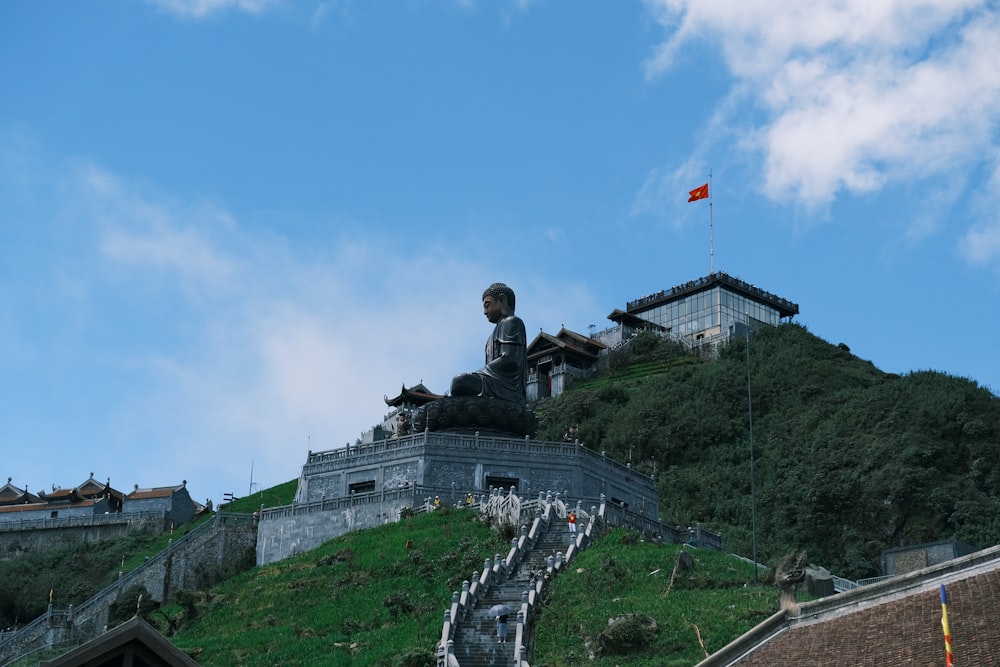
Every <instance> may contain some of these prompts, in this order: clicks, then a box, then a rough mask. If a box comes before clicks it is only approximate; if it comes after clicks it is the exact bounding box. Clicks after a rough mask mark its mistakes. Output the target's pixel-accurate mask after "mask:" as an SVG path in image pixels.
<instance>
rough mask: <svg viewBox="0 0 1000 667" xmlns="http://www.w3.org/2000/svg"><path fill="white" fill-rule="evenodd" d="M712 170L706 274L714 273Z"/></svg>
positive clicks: (709, 174) (709, 186)
mask: <svg viewBox="0 0 1000 667" xmlns="http://www.w3.org/2000/svg"><path fill="white" fill-rule="evenodd" d="M713 187H714V186H713V185H712V170H711V169H709V170H708V275H710V276H711V275H715V237H714V231H713V229H712V188H713Z"/></svg>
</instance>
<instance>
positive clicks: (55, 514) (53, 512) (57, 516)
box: [49, 510, 59, 519]
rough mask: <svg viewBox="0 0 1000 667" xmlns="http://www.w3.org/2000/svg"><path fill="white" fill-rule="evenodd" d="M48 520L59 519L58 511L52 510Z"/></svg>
mask: <svg viewBox="0 0 1000 667" xmlns="http://www.w3.org/2000/svg"><path fill="white" fill-rule="evenodd" d="M49 518H50V519H57V518H59V510H52V513H51V514H49Z"/></svg>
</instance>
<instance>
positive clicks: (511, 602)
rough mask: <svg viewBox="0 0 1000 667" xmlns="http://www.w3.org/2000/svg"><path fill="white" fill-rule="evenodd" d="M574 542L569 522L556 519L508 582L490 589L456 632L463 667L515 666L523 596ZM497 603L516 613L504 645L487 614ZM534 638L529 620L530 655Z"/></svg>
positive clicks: (492, 619) (526, 630)
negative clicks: (517, 631)
mask: <svg viewBox="0 0 1000 667" xmlns="http://www.w3.org/2000/svg"><path fill="white" fill-rule="evenodd" d="M570 541H571V540H570V534H569V528H568V527H567V525H566V522H565V521H563V520H561V519H558V518H555V519H554V520H553V522H552V524H551V525H550V526H549V529H548V531H547V532H546V533H545V534H543V535H540V536H539V538H538V541H537V542H536V543H535V546H534V548H532V549H531V551H529V552H527V553H526V554H525V556H524V558H523V559H522V561H521V563H520V564H519V565H518V566H517V568H515V570H514V571H513V572H511V573H510V574H509V575H508V576H507V579H506V581H504V582H503V583H499V584H493V585H492V586H490V589H489V590H488V591H487V592H486V593H485V595H483V597H482V598H481V599H480V600H479V602H478V603H477V604H476V606H475V608H474V609H473V610H472V612H471V613H470V614H469V615H468V616H467V617H466V618H465V619H463V620H462V622H461V623H459V624H458V626H457V627H456V629H455V639H454V642H455V644H454V646H455V657H456V658H457V660H458V664H459V665H460V667H514V664H515V657H516V651H517V642H516V635H515V632H516V627H517V612H518V611H519V610H520V609H521V597H522V594H523V593H524V592H525V591H527V590H528V589H529V588H530V586H531V582H532V581H533V580H535V578H536V577H539V576H543V575H544V573H545V570H546V567H547V566H548V564H549V563H548V560H549V559H550V558H555V556H556V554H557V553H562V554H565V553H566V550H567V549H568V548H569V545H570ZM495 604H506V605H507V606H509V607H510V608H511V610H512V612H513V613H512V614H511V616H510V620H509V621H508V624H507V642H506V643H504V644H498V643H497V634H496V620H495V619H494V618H493V617H490V616H489V615H488V613H487V612H488V611H489V609H490V607H492V606H493V605H495ZM533 639H534V632H533V624H531V623H530V619H529V624H526V625H525V636H524V640H523V641H524V644H525V645H526V647H527V648H528V649H529V652H530V649H531V647H532V644H533V643H534V642H533Z"/></svg>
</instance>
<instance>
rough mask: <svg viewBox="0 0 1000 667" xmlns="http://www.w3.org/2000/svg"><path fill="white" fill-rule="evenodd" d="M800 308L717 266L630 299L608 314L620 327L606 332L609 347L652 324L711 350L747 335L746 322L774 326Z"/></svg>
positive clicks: (685, 342) (651, 327)
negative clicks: (699, 275) (714, 271)
mask: <svg viewBox="0 0 1000 667" xmlns="http://www.w3.org/2000/svg"><path fill="white" fill-rule="evenodd" d="M798 313H799V306H798V304H795V303H792V302H791V301H789V300H788V299H784V298H782V297H780V296H777V295H775V294H772V293H771V292H768V291H765V290H763V289H760V288H759V287H757V286H755V285H751V284H750V283H748V282H745V281H743V280H740V279H739V278H734V277H733V276H730V275H729V274H726V273H721V272H716V273H712V274H709V275H707V276H705V277H703V278H698V279H696V280H690V281H688V282H686V283H684V284H682V285H676V286H674V287H671V288H670V289H668V290H662V291H660V292H656V293H654V294H649V295H647V296H643V297H640V298H638V299H635V300H634V301H629V302H628V304H627V305H626V309H625V310H624V311H622V310H619V309H615V310H614V311H612V312H611V314H610V315H608V319H610V320H612V321H614V322H616V323H617V324H618V325H619V327H620V330H619V331H615V330H614V329H612V330H609V331H608V332H607V334H604V335H606V336H608V337H609V338H611V339H612V340H611V341H610V342H609V347H611V346H614V344H615V343H616V342H619V343H620V342H621V341H623V340H627V339H628V337H629V336H630V335H634V333H635V332H637V331H641V330H652V331H657V332H660V333H662V334H663V335H665V336H667V337H668V338H670V339H671V340H676V341H678V342H680V343H681V344H683V345H684V346H685V347H687V348H688V349H700V350H702V351H704V352H707V353H708V354H709V355H714V354H715V351H716V350H717V348H718V345H719V344H721V343H723V342H725V341H728V340H729V339H731V338H733V337H742V336H744V335H746V332H747V327H749V328H750V330H751V331H752V330H753V329H754V328H756V327H758V326H760V325H768V326H777V325H778V324H780V323H781V322H782V321H783V320H786V319H787V320H790V319H791V318H792V317H794V316H795V315H798ZM602 333H603V332H602ZM596 337H598V338H601V336H596Z"/></svg>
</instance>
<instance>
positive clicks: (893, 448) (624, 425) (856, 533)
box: [538, 324, 1000, 577]
mask: <svg viewBox="0 0 1000 667" xmlns="http://www.w3.org/2000/svg"><path fill="white" fill-rule="evenodd" d="M749 352H750V353H749V374H748V355H747V348H746V345H745V343H744V341H741V340H737V341H734V342H732V343H730V344H729V345H728V346H727V347H725V348H724V349H723V350H722V352H721V354H720V355H719V358H718V359H716V360H714V361H711V362H702V361H698V360H696V359H694V358H692V357H690V356H688V355H686V354H685V352H684V350H683V349H681V348H679V347H678V346H676V345H674V344H671V343H668V342H665V341H662V340H661V339H659V338H657V337H656V336H652V335H641V336H639V337H638V338H637V339H636V340H635V341H634V342H633V343H632V344H631V345H629V346H627V347H625V348H623V350H622V351H621V352H619V353H616V354H615V356H614V357H613V358H612V361H611V364H610V368H611V370H610V371H609V373H607V374H606V375H603V376H601V377H599V378H597V379H596V380H592V381H590V382H588V383H586V384H583V385H581V386H579V387H577V388H576V389H575V390H572V391H569V392H566V393H564V394H563V395H561V396H559V397H558V398H556V399H554V400H551V401H548V402H547V403H545V404H544V405H543V406H542V407H541V408H540V409H539V410H538V412H539V416H540V422H541V428H540V431H539V434H538V437H539V438H550V439H552V438H559V437H561V435H562V433H563V432H564V430H565V428H566V425H569V424H574V425H577V426H578V428H579V434H580V439H581V441H582V442H583V443H584V444H586V445H589V446H591V447H594V448H595V449H600V450H604V451H606V452H607V453H608V456H612V457H615V458H617V459H618V460H623V461H631V462H632V465H633V466H635V467H637V469H639V470H642V471H644V472H646V473H648V474H655V475H656V477H657V478H658V483H659V489H660V511H661V516H662V517H663V519H664V521H665V522H668V523H674V524H680V525H689V524H690V523H691V522H694V521H700V522H702V524H703V525H705V526H706V527H708V528H710V529H712V530H716V531H719V532H721V533H722V534H723V536H724V538H725V541H726V546H727V549H730V550H734V551H736V552H738V553H741V554H745V555H748V556H749V555H751V552H752V531H751V525H752V513H751V508H752V503H751V498H752V497H753V495H755V496H756V501H757V502H756V520H757V542H758V556H759V560H761V561H762V562H771V563H773V562H774V561H775V560H777V558H779V557H780V556H781V555H782V554H784V553H786V552H788V551H790V550H791V549H793V548H802V549H806V550H807V551H808V552H809V554H810V560H811V561H812V562H815V563H819V564H823V565H825V566H826V567H828V568H829V569H831V570H832V571H834V572H835V573H837V574H840V575H841V576H848V577H863V576H871V575H877V574H880V573H881V572H880V558H881V552H882V550H883V549H886V548H892V547H897V546H904V545H910V544H920V543H924V542H931V541H936V540H940V539H949V538H956V539H959V540H962V541H964V542H967V543H970V544H972V545H974V546H978V547H986V546H991V545H994V544H997V543H998V542H1000V444H998V443H1000V399H998V398H997V396H995V395H993V394H992V393H991V392H989V391H988V390H986V389H984V388H981V387H979V386H977V385H976V383H974V382H972V381H970V380H967V379H963V378H956V377H952V376H948V375H945V374H942V373H936V372H929V371H922V372H915V373H912V374H909V375H905V376H902V377H900V376H894V375H890V374H886V373H883V372H881V371H879V370H878V369H877V368H875V366H873V365H872V364H871V363H870V362H867V361H864V360H862V359H859V358H858V357H856V356H854V355H852V354H851V353H850V352H849V351H848V350H847V349H845V348H844V347H843V346H834V345H831V344H829V343H827V342H825V341H823V340H821V339H819V338H817V337H815V336H813V335H812V334H810V333H809V332H808V331H807V330H806V329H805V328H804V327H802V326H799V325H793V324H787V325H783V326H780V327H776V328H765V329H763V330H761V331H760V332H759V333H758V334H757V335H756V336H755V337H753V338H752V339H751V342H750V351H749ZM748 375H749V379H750V382H749V387H750V390H749V395H750V397H752V411H751V409H750V407H749V406H750V405H751V402H750V401H748ZM751 414H752V421H753V452H754V468H755V475H754V479H755V485H754V486H755V488H754V489H753V491H754V494H752V493H751V475H750V437H749V434H750V429H749V422H750V416H751Z"/></svg>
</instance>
